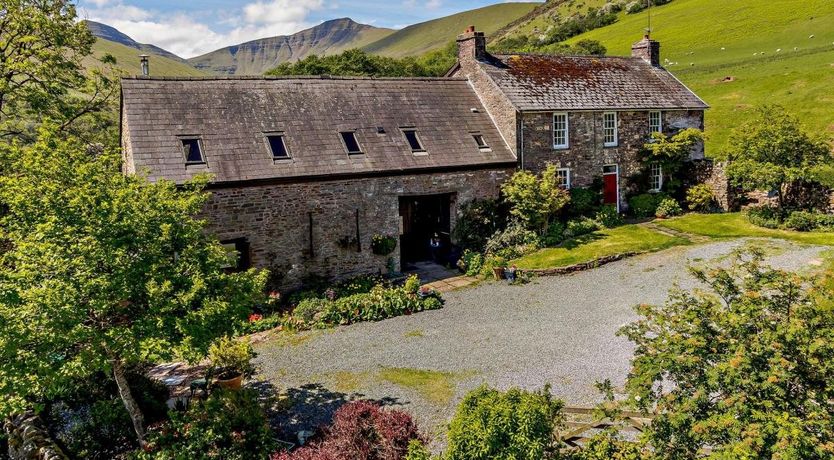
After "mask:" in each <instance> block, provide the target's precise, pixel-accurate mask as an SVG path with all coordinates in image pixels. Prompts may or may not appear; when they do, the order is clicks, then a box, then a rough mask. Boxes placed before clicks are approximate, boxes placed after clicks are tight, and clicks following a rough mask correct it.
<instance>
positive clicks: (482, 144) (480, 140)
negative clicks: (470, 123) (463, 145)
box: [472, 133, 489, 150]
mask: <svg viewBox="0 0 834 460" xmlns="http://www.w3.org/2000/svg"><path fill="white" fill-rule="evenodd" d="M472 138H473V139H475V143H476V144H478V148H479V149H481V150H489V145H488V144H487V143H486V139H484V135H483V134H477V133H476V134H473V135H472Z"/></svg>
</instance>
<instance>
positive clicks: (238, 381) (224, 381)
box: [217, 374, 243, 390]
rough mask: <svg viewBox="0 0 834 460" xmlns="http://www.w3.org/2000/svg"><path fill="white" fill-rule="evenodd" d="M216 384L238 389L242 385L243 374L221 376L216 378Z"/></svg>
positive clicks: (228, 388)
mask: <svg viewBox="0 0 834 460" xmlns="http://www.w3.org/2000/svg"><path fill="white" fill-rule="evenodd" d="M217 386H219V387H220V388H223V389H225V390H240V389H241V388H242V387H243V374H238V375H237V376H234V377H227V376H225V375H224V376H221V377H218V378H217Z"/></svg>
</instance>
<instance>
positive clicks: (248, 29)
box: [80, 0, 436, 57]
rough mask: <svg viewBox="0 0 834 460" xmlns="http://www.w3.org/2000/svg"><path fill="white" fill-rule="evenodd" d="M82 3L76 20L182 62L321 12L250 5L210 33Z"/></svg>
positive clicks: (300, 5)
mask: <svg viewBox="0 0 834 460" xmlns="http://www.w3.org/2000/svg"><path fill="white" fill-rule="evenodd" d="M87 1H88V2H90V3H92V4H94V5H95V7H93V8H88V9H82V10H81V12H80V13H81V16H82V17H85V18H88V19H91V20H93V21H99V22H102V23H105V24H108V25H111V26H113V27H115V28H117V29H119V30H120V31H122V32H124V33H126V34H127V35H129V36H130V37H131V38H133V39H134V40H136V41H138V42H141V43H151V44H154V45H157V46H160V47H162V48H164V49H167V50H169V51H171V52H173V53H175V54H177V55H179V56H182V57H193V56H198V55H200V54H204V53H207V52H209V51H213V50H216V49H218V48H222V47H224V46H230V45H235V44H238V43H242V42H246V41H250V40H255V39H258V38H264V37H272V36H276V35H288V34H292V33H295V32H298V31H299V30H302V29H304V28H307V27H310V26H312V25H313V24H312V23H310V22H309V21H308V19H307V18H308V16H309V14H310V13H311V12H313V11H315V10H319V9H321V8H323V7H324V0H266V1H264V0H261V1H256V2H252V3H248V4H246V5H244V6H243V7H241V8H240V10H239V11H237V12H236V14H234V15H230V16H229V17H228V19H226V20H224V21H220V22H218V24H226V25H227V26H228V27H227V29H226V30H215V29H212V27H211V26H209V25H207V24H206V23H204V22H201V18H200V16H199V15H198V14H197V13H190V14H187V13H185V12H179V13H164V14H163V13H159V12H156V11H151V10H145V9H142V8H138V7H136V6H132V5H127V4H125V3H123V0H87ZM431 1H436V0H431ZM217 16H219V14H217Z"/></svg>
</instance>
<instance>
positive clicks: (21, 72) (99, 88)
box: [0, 0, 118, 141]
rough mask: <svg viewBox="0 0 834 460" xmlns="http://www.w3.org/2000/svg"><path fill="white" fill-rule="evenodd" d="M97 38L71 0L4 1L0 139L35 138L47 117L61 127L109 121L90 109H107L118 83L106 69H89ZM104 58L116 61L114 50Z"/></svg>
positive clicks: (96, 127) (0, 28) (0, 23)
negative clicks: (87, 62) (88, 58)
mask: <svg viewBox="0 0 834 460" xmlns="http://www.w3.org/2000/svg"><path fill="white" fill-rule="evenodd" d="M94 42H95V37H93V35H92V34H91V33H90V31H89V29H88V28H87V25H86V23H84V22H78V21H76V11H75V6H73V4H72V3H70V2H68V1H66V0H4V1H3V3H2V7H1V8H0V139H2V140H6V141H8V140H9V139H11V138H19V137H24V138H27V139H30V140H31V139H32V136H33V135H34V134H35V132H36V131H37V126H38V125H39V123H40V122H41V121H43V120H52V121H53V122H55V123H58V125H59V126H60V128H61V129H62V130H73V129H74V128H77V127H79V126H82V125H84V124H85V123H86V124H87V125H90V124H92V125H93V129H91V130H88V132H92V133H100V132H101V129H100V128H101V127H102V125H103V124H105V123H106V122H105V121H104V120H102V119H100V118H96V117H93V116H90V115H102V113H101V111H102V109H104V108H106V107H107V106H108V105H109V104H110V103H111V102H112V100H113V96H114V95H115V94H117V92H118V84H117V82H116V81H115V79H111V78H109V77H107V76H106V75H107V74H108V72H106V71H102V70H90V71H87V70H85V69H84V67H83V65H82V59H84V58H85V57H86V56H89V55H90V54H91V52H92V45H93V43H94ZM105 61H106V64H112V63H114V60H113V58H112V57H109V56H108V57H106V58H105ZM105 67H106V66H105ZM78 132H80V131H77V132H76V134H78ZM96 140H99V139H96Z"/></svg>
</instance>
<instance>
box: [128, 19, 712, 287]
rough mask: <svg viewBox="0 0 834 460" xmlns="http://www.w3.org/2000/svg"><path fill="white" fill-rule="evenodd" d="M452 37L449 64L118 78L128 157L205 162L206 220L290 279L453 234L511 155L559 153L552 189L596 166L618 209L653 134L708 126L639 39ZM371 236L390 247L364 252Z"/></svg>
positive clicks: (517, 163) (246, 262)
mask: <svg viewBox="0 0 834 460" xmlns="http://www.w3.org/2000/svg"><path fill="white" fill-rule="evenodd" d="M458 44H459V62H458V64H457V65H456V66H455V67H454V68H453V69H451V70H450V71H449V74H448V75H447V76H446V77H444V78H404V79H388V78H337V77H290V78H271V77H255V78H252V77H234V78H215V77H207V78H154V77H131V78H125V79H123V81H122V98H121V123H122V141H121V142H122V147H123V156H124V172H125V173H128V174H136V173H138V174H145V175H147V176H148V177H149V178H150V179H151V180H160V179H165V180H171V181H175V182H177V183H184V182H185V181H187V180H189V179H191V178H193V177H195V176H196V175H198V174H202V173H209V174H211V176H212V179H211V183H210V185H209V189H210V191H211V194H212V195H211V198H210V200H209V202H208V204H207V206H206V209H205V218H206V220H207V222H208V230H209V231H211V232H213V233H214V234H215V235H217V237H218V238H219V239H220V240H221V242H223V243H224V244H226V245H227V247H229V249H230V250H231V249H234V250H235V251H237V252H238V254H239V257H238V263H237V268H239V269H244V268H247V267H249V266H260V267H270V268H271V269H273V270H274V271H275V272H278V273H281V274H282V275H283V280H282V285H283V286H284V287H287V288H293V287H298V286H299V285H300V284H301V282H302V280H303V279H304V278H305V277H306V276H309V275H312V274H316V275H323V276H329V277H335V278H340V277H348V276H352V275H357V274H361V273H369V272H376V273H379V272H383V273H384V272H387V271H388V270H401V269H405V268H407V267H408V265H409V264H411V263H413V262H418V261H421V260H426V259H428V258H429V254H430V252H429V241H430V240H431V239H432V237H433V236H434V235H435V234H437V235H439V236H440V238H441V240H444V243H445V244H444V247H450V246H451V244H450V243H453V242H450V241H449V239H450V235H451V230H452V229H453V228H454V225H455V220H456V216H457V214H458V211H459V209H460V207H461V206H462V205H463V204H465V203H467V202H469V201H472V200H475V199H486V198H495V197H497V196H498V194H499V188H500V185H501V183H502V182H503V181H504V180H506V179H507V178H508V177H509V176H510V175H512V173H513V172H514V171H515V170H517V169H518V168H523V169H528V170H532V171H538V170H541V169H542V168H543V167H544V166H545V165H547V164H549V163H553V164H556V165H557V166H558V167H559V168H560V170H559V177H560V180H561V181H562V185H563V186H564V187H585V186H589V185H591V183H592V182H594V181H595V180H598V181H599V180H601V182H602V186H603V191H604V200H605V201H606V202H608V203H612V204H616V205H617V206H625V194H626V192H627V190H628V187H629V186H630V185H629V184H628V180H627V178H628V177H629V176H630V175H631V174H632V173H634V172H635V171H637V170H639V169H640V168H641V167H645V166H646V165H641V164H640V160H639V159H638V151H639V149H640V148H641V147H642V145H643V144H644V143H645V142H646V141H647V140H648V139H649V138H650V135H651V133H652V132H653V131H662V132H665V133H673V132H675V131H676V130H679V129H683V128H687V127H695V128H703V123H704V121H703V120H704V110H705V109H706V108H707V105H706V104H705V103H704V102H703V101H702V100H700V99H699V98H698V97H697V96H695V95H694V94H693V93H692V92H691V91H690V90H688V89H687V88H686V87H685V86H684V85H683V84H682V83H680V82H679V81H678V80H677V79H675V77H674V76H672V75H671V74H670V73H669V72H667V71H666V70H664V69H663V68H662V67H661V66H660V62H659V60H660V53H659V50H660V45H659V43H658V42H656V41H653V40H650V39H648V38H646V39H644V40H642V41H640V42H638V43H637V44H635V45H634V48H633V56H632V57H566V56H538V55H508V56H497V55H496V56H493V55H490V54H489V53H488V52H487V50H486V40H485V37H484V34H483V33H480V32H476V31H475V30H474V28H470V29H469V30H467V31H466V33H464V34H463V35H461V36H459V37H458ZM702 156H703V148H698V149H696V151H694V152H693V158H699V157H702ZM649 170H650V171H651V176H652V177H651V186H652V187H653V188H656V189H658V190H659V189H660V188H662V184H663V181H664V175H663V172H662V171H660V170H659V168H658V167H651V165H649ZM375 236H384V237H394V238H396V240H397V242H398V244H397V246H396V249H395V250H394V252H393V253H391V254H389V255H377V254H375V253H374V252H375V251H373V250H372V244H373V238H374V237H375Z"/></svg>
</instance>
